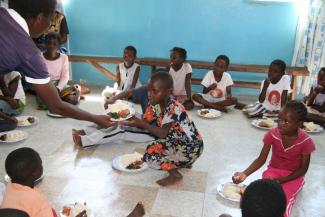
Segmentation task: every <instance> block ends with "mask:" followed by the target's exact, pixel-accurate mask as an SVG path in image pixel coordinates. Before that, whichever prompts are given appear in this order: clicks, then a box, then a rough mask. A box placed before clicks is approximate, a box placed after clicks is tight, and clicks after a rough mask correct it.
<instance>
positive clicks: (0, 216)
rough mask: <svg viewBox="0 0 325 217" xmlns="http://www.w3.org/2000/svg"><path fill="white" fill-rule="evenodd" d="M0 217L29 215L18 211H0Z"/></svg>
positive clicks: (27, 216) (24, 216)
mask: <svg viewBox="0 0 325 217" xmlns="http://www.w3.org/2000/svg"><path fill="white" fill-rule="evenodd" d="M0 217H29V215H28V214H27V213H26V212H24V211H22V210H18V209H9V208H8V209H0Z"/></svg>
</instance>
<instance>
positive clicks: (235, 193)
mask: <svg viewBox="0 0 325 217" xmlns="http://www.w3.org/2000/svg"><path fill="white" fill-rule="evenodd" d="M241 189H242V188H241V187H239V186H237V185H225V186H224V188H223V194H224V196H225V197H227V198H229V199H232V200H238V201H239V200H240V197H241V195H240V191H241Z"/></svg>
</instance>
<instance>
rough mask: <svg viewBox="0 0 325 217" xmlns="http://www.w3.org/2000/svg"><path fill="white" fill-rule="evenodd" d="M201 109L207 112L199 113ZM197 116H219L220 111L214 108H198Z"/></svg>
mask: <svg viewBox="0 0 325 217" xmlns="http://www.w3.org/2000/svg"><path fill="white" fill-rule="evenodd" d="M201 111H209V113H207V114H205V115H201ZM197 114H198V116H200V117H203V118H209V119H210V118H218V117H220V116H221V112H220V111H218V110H215V109H200V110H198V111H197Z"/></svg>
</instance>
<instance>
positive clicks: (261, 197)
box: [219, 179, 286, 217]
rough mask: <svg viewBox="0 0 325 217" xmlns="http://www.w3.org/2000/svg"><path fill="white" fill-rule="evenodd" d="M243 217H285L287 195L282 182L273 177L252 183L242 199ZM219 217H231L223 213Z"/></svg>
mask: <svg viewBox="0 0 325 217" xmlns="http://www.w3.org/2000/svg"><path fill="white" fill-rule="evenodd" d="M240 208H241V213H242V217H283V214H284V212H285V210H286V197H285V194H284V192H283V189H282V187H281V185H280V184H278V183H277V182H276V181H274V180H271V179H259V180H256V181H254V182H252V183H250V184H249V185H248V186H247V188H246V189H245V191H244V194H243V195H242V198H241V201H240ZM219 217H231V216H230V215H227V214H222V215H220V216H219Z"/></svg>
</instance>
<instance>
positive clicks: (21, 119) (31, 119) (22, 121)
mask: <svg viewBox="0 0 325 217" xmlns="http://www.w3.org/2000/svg"><path fill="white" fill-rule="evenodd" d="M16 119H17V120H18V124H17V126H18V127H29V126H34V125H36V124H38V122H39V119H38V117H35V116H18V117H16Z"/></svg>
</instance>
